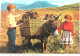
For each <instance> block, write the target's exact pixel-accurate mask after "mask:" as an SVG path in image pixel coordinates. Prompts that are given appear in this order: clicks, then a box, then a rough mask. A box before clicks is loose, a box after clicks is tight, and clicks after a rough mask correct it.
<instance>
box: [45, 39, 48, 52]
mask: <svg viewBox="0 0 80 56" xmlns="http://www.w3.org/2000/svg"><path fill="white" fill-rule="evenodd" d="M47 43H48V38H46V39H45V50H46V52H47Z"/></svg>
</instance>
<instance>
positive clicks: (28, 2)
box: [25, 1, 34, 4]
mask: <svg viewBox="0 0 80 56" xmlns="http://www.w3.org/2000/svg"><path fill="white" fill-rule="evenodd" d="M25 3H27V4H31V3H34V1H25Z"/></svg>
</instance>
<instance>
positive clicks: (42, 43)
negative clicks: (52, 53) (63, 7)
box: [41, 39, 44, 52]
mask: <svg viewBox="0 0 80 56" xmlns="http://www.w3.org/2000/svg"><path fill="white" fill-rule="evenodd" d="M41 49H42V52H43V51H44V41H43V39H41Z"/></svg>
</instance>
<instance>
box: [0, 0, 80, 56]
mask: <svg viewBox="0 0 80 56" xmlns="http://www.w3.org/2000/svg"><path fill="white" fill-rule="evenodd" d="M0 33H1V0H0ZM60 55H61V56H80V4H79V54H6V53H4V54H3V53H1V54H0V56H60Z"/></svg>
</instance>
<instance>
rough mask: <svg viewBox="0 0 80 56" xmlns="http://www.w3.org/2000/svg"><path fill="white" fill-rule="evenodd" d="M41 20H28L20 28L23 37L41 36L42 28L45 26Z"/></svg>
mask: <svg viewBox="0 0 80 56" xmlns="http://www.w3.org/2000/svg"><path fill="white" fill-rule="evenodd" d="M43 22H44V21H43V20H41V19H26V21H25V23H24V25H21V26H20V32H21V36H22V37H27V36H32V35H36V36H37V35H40V28H41V26H42V25H43Z"/></svg>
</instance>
